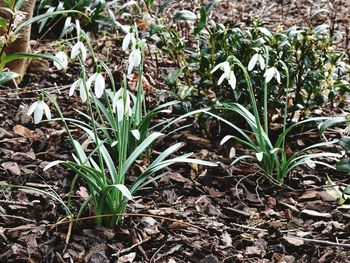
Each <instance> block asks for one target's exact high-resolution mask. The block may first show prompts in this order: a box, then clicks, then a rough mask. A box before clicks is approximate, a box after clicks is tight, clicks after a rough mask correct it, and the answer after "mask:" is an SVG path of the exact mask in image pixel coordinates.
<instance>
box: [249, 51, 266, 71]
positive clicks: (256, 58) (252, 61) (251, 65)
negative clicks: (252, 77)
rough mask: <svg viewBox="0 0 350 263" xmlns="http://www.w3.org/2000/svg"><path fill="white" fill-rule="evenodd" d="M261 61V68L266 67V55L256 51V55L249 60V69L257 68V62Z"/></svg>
mask: <svg viewBox="0 0 350 263" xmlns="http://www.w3.org/2000/svg"><path fill="white" fill-rule="evenodd" d="M258 61H259V65H260V69H261V70H264V69H265V59H264V57H263V56H262V55H261V54H259V53H256V54H255V55H254V56H252V58H251V59H250V61H249V64H248V70H249V71H252V70H253V69H254V68H255V65H256V63H257V62H258Z"/></svg>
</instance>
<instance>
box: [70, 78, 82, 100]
mask: <svg viewBox="0 0 350 263" xmlns="http://www.w3.org/2000/svg"><path fill="white" fill-rule="evenodd" d="M80 81H81V79H78V80H76V81H74V82H73V84H72V86H70V89H69V97H71V96H72V95H73V94H74V91H75V89H76V87H77V86H78V85H79V84H80Z"/></svg>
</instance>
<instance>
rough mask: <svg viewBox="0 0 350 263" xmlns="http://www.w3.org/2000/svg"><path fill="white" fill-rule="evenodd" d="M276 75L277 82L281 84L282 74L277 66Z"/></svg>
mask: <svg viewBox="0 0 350 263" xmlns="http://www.w3.org/2000/svg"><path fill="white" fill-rule="evenodd" d="M275 76H276V79H277V82H278V83H279V84H281V74H280V72H279V71H278V70H277V69H276V68H275Z"/></svg>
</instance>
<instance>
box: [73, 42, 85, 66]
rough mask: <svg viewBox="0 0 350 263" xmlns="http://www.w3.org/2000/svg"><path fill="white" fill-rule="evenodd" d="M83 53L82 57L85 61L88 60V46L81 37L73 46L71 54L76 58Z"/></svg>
mask: <svg viewBox="0 0 350 263" xmlns="http://www.w3.org/2000/svg"><path fill="white" fill-rule="evenodd" d="M79 53H80V54H81V59H82V60H83V61H85V60H86V56H87V55H86V47H85V46H84V44H83V42H82V39H79V40H78V42H77V43H76V44H75V45H74V46H73V48H72V52H71V54H70V58H71V59H74V58H75V57H76V56H78V55H79Z"/></svg>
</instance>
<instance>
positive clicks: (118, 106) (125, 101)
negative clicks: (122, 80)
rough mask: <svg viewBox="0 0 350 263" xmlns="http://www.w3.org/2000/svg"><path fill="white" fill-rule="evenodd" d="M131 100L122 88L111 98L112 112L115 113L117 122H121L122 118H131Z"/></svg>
mask: <svg viewBox="0 0 350 263" xmlns="http://www.w3.org/2000/svg"><path fill="white" fill-rule="evenodd" d="M130 104H131V100H130V94H129V92H128V91H127V90H126V91H125V90H124V88H121V89H119V90H118V91H117V92H116V93H115V95H114V98H113V103H112V106H113V111H114V112H117V118H118V122H121V121H122V120H123V119H124V116H125V115H126V116H129V117H130V116H131V115H132V109H131V105H130Z"/></svg>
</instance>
